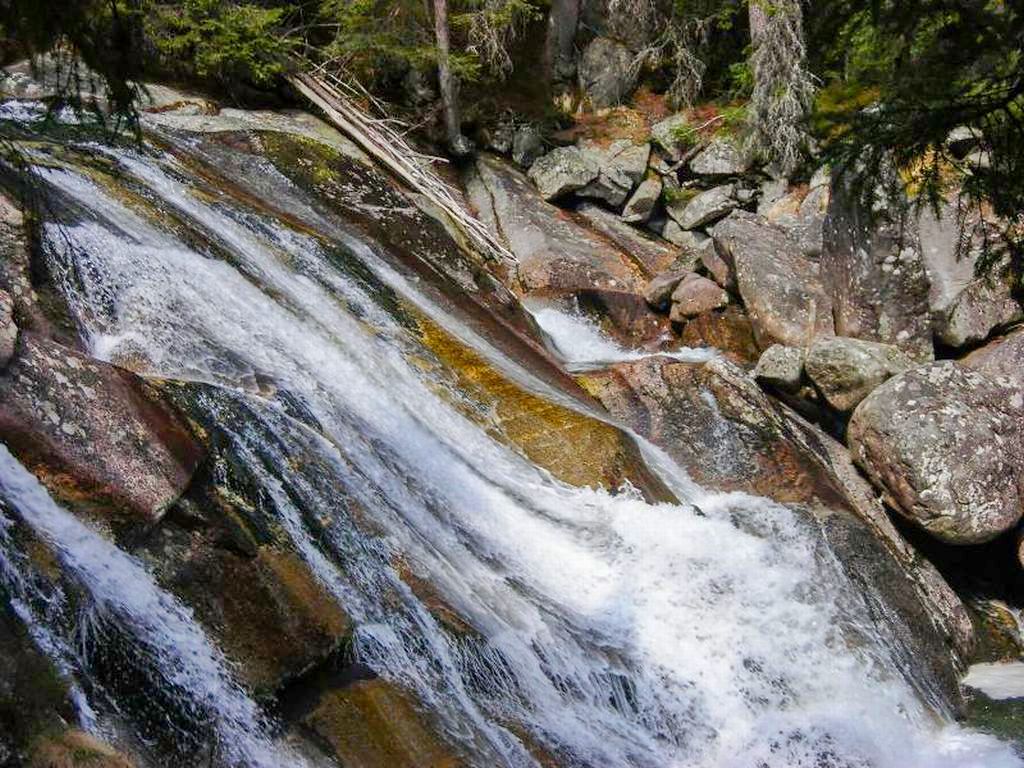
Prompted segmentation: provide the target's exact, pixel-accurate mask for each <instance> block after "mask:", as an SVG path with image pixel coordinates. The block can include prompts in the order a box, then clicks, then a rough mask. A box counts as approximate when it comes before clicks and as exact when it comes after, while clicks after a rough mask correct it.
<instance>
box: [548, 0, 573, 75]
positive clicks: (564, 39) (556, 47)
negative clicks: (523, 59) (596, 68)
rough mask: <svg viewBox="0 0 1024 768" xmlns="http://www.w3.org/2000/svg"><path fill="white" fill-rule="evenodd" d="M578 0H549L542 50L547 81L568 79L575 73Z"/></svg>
mask: <svg viewBox="0 0 1024 768" xmlns="http://www.w3.org/2000/svg"><path fill="white" fill-rule="evenodd" d="M579 19H580V0H551V10H550V11H549V12H548V34H547V41H546V45H545V50H544V56H545V65H546V68H547V74H548V81H549V82H552V81H556V80H569V79H571V78H572V77H573V75H575V74H576V73H575V64H576V62H575V44H576V29H577V27H578V26H579Z"/></svg>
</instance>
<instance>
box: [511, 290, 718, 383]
mask: <svg viewBox="0 0 1024 768" xmlns="http://www.w3.org/2000/svg"><path fill="white" fill-rule="evenodd" d="M527 309H529V310H530V314H532V315H533V317H534V319H535V320H536V321H537V324H538V325H539V326H540V328H541V330H542V331H544V334H545V335H546V336H547V339H548V341H549V345H550V348H551V351H552V352H554V353H555V354H556V355H557V356H558V358H559V359H560V360H562V361H563V362H564V363H565V366H566V369H567V370H569V371H571V372H583V371H589V370H594V369H597V368H605V367H607V366H609V365H613V364H615V363H632V362H636V361H637V360H642V359H644V358H646V357H665V358H669V359H672V360H679V361H680V362H686V363H703V362H707V361H708V360H712V359H714V358H715V357H717V356H718V353H717V351H716V350H714V349H692V348H690V347H682V348H681V349H677V350H674V351H671V352H647V351H644V350H640V349H626V348H624V347H622V346H621V345H619V344H618V343H616V342H615V341H614V340H613V339H611V338H609V337H608V335H607V334H605V333H604V331H602V330H601V328H600V326H599V325H598V324H597V323H596V322H594V321H593V320H592V319H591V318H589V317H587V316H586V315H584V314H583V313H582V312H579V311H568V310H565V309H562V308H559V307H554V306H544V305H536V304H535V305H529V304H528V305H527Z"/></svg>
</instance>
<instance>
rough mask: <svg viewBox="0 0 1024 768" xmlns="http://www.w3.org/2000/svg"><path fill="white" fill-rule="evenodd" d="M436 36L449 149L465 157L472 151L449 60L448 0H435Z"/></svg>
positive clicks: (438, 74) (438, 68)
mask: <svg viewBox="0 0 1024 768" xmlns="http://www.w3.org/2000/svg"><path fill="white" fill-rule="evenodd" d="M434 36H435V37H436V39H437V79H438V85H439V86H440V88H441V103H442V105H443V107H444V125H445V133H446V134H447V137H448V145H449V149H450V150H451V151H452V152H453V153H454V154H455V155H464V154H466V153H467V152H469V150H470V144H469V140H468V139H467V138H466V137H465V136H463V135H462V121H461V119H460V117H459V92H458V83H457V82H456V81H455V76H454V75H452V70H451V66H450V64H449V61H448V58H449V53H450V49H451V44H450V41H449V39H448V0H434Z"/></svg>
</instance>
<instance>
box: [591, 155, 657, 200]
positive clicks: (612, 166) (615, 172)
mask: <svg viewBox="0 0 1024 768" xmlns="http://www.w3.org/2000/svg"><path fill="white" fill-rule="evenodd" d="M580 150H581V151H582V152H583V153H584V154H585V155H588V156H589V157H590V158H591V160H593V162H594V164H595V165H597V167H598V168H600V169H601V172H600V174H599V175H598V177H597V178H596V179H594V180H593V181H592V182H590V183H589V184H587V185H586V186H585V187H583V188H582V189H580V190H579V192H578V194H579V196H580V197H590V198H594V199H596V200H604V201H605V202H606V203H608V205H609V206H611V207H612V208H620V207H622V204H623V203H625V202H626V199H627V198H628V197H629V193H630V192H632V191H633V187H635V186H636V185H637V183H638V182H639V181H640V180H641V179H642V178H643V177H644V174H645V173H646V172H647V159H648V158H649V157H650V154H651V145H650V144H634V143H633V142H631V141H629V140H627V139H620V140H619V141H613V142H612V143H611V145H609V146H608V147H601V146H600V145H598V144H597V143H595V142H583V143H581V144H580Z"/></svg>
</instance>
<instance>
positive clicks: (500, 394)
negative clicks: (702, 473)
mask: <svg viewBox="0 0 1024 768" xmlns="http://www.w3.org/2000/svg"><path fill="white" fill-rule="evenodd" d="M420 329H421V333H420V338H421V339H422V341H423V343H424V345H425V346H426V347H427V349H428V350H430V351H431V352H432V353H433V354H434V356H435V357H436V359H437V361H438V362H439V363H440V364H441V366H442V367H443V369H444V370H446V371H447V372H449V374H450V375H451V376H453V377H454V379H455V390H456V391H458V392H461V393H465V394H468V395H470V396H471V397H473V398H474V399H475V400H476V401H477V402H479V403H480V404H481V407H480V408H479V409H474V410H472V411H467V415H468V416H470V417H471V418H474V419H476V420H477V421H478V422H480V423H481V424H482V425H483V426H484V427H486V428H488V429H489V430H490V431H491V433H492V434H493V435H494V436H495V437H496V438H498V439H499V440H502V441H504V442H505V443H506V444H509V445H512V446H515V447H517V448H518V449H519V450H521V451H522V452H523V454H524V455H526V457H527V458H529V459H530V461H532V462H533V463H534V464H537V465H539V466H541V467H544V468H545V469H546V470H548V471H549V472H550V473H551V474H552V475H554V476H555V477H557V478H558V479H559V480H562V481H563V482H566V483H568V484H570V485H574V486H577V487H591V488H605V489H607V490H616V489H618V488H619V487H621V486H622V485H623V483H625V482H626V481H627V480H628V481H630V482H631V483H633V485H634V486H636V487H638V488H641V489H645V490H648V491H650V492H651V494H652V495H653V496H656V497H658V498H659V499H661V498H665V497H666V494H667V491H664V489H663V488H661V487H660V484H659V483H658V482H657V481H656V480H654V478H653V477H652V476H651V475H650V473H649V472H648V470H647V469H646V468H645V466H644V464H643V461H642V459H641V457H640V455H639V451H638V449H637V447H636V445H635V443H633V441H632V440H631V439H630V438H629V437H627V436H626V435H625V434H624V433H623V432H622V431H620V430H619V429H617V428H615V427H613V426H612V425H610V424H608V423H606V422H603V421H599V420H598V419H595V418H593V417H591V416H586V415H584V414H582V413H580V412H579V411H575V410H572V409H570V408H567V407H565V406H563V405H560V404H557V403H554V402H552V401H550V400H547V399H545V398H542V397H540V396H538V395H535V394H533V393H531V392H529V391H527V390H526V389H524V388H523V387H522V386H520V385H519V384H517V383H516V382H514V381H512V380H511V379H510V378H509V377H507V376H506V375H504V374H503V373H501V372H500V371H499V370H498V369H497V368H495V367H494V366H493V365H491V363H490V362H488V361H487V360H486V359H485V358H483V357H482V356H481V355H479V354H478V353H477V352H476V351H475V350H473V349H471V348H470V347H468V346H466V345H464V344H462V343H461V342H459V341H458V340H456V339H455V338H454V337H452V336H451V335H450V334H448V333H447V332H445V331H444V330H443V329H442V328H441V327H440V326H438V325H437V324H435V323H433V322H432V321H430V320H428V319H426V318H422V319H421V320H420ZM442 394H443V392H442ZM456 404H457V403H456Z"/></svg>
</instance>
